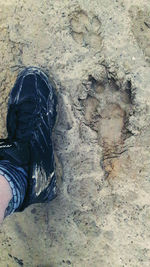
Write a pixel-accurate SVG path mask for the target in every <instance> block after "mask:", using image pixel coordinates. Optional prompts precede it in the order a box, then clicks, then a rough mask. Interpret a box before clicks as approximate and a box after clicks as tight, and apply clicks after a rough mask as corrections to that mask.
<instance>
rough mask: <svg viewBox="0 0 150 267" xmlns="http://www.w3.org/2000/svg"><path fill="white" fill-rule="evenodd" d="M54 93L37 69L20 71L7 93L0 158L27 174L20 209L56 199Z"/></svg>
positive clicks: (30, 68) (31, 68) (46, 78)
mask: <svg viewBox="0 0 150 267" xmlns="http://www.w3.org/2000/svg"><path fill="white" fill-rule="evenodd" d="M56 102H57V100H56V94H55V90H54V87H53V86H52V85H51V83H50V82H49V80H48V77H47V76H46V75H45V73H43V72H42V71H41V70H40V69H38V68H34V67H29V68H26V69H25V70H23V71H22V72H21V73H20V74H19V76H18V78H17V80H16V82H15V85H14V87H13V89H12V91H11V93H10V98H9V103H8V114H7V131H8V138H7V139H6V140H3V141H1V142H0V159H7V160H10V161H11V162H12V163H14V164H16V165H18V166H21V167H23V168H25V169H26V171H27V172H28V188H27V193H26V196H25V199H24V202H23V204H22V206H21V207H20V208H19V210H20V211H21V210H23V209H24V208H25V207H27V206H28V205H29V204H32V203H37V202H49V201H50V200H52V199H53V198H55V197H56V177H55V170H54V168H55V166H54V165H55V162H54V153H53V142H52V129H53V127H54V124H55V120H56V104H57V103H56Z"/></svg>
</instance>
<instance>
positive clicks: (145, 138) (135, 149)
mask: <svg viewBox="0 0 150 267" xmlns="http://www.w3.org/2000/svg"><path fill="white" fill-rule="evenodd" d="M149 14H150V3H149V1H148V0H143V1H140V0H132V1H131V0H126V1H122V0H120V1H117V0H116V1H112V0H105V1H101V0H93V1H89V0H86V1H84V0H78V1H77V0H72V1H71V0H64V1H59V0H55V1H54V0H51V1H48V0H44V1H40V0H37V1H27V0H20V1H18V0H11V1H10V0H5V1H4V0H1V3H0V59H1V65H0V94H1V97H0V105H1V114H0V121H1V123H0V136H1V137H5V136H6V135H7V133H6V126H5V118H6V112H7V100H8V94H9V92H10V90H11V87H12V85H13V83H14V81H15V79H16V76H17V74H18V72H19V71H20V70H22V69H23V68H24V67H25V66H33V65H34V66H38V67H41V68H42V69H43V70H44V71H46V72H47V73H48V75H49V76H50V77H51V78H52V79H53V81H54V83H55V84H56V88H57V92H58V98H59V108H58V113H59V119H58V122H57V125H56V129H55V133H54V143H55V152H56V156H57V158H58V160H57V171H58V185H59V194H58V197H57V199H55V200H54V201H53V202H51V203H49V204H46V205H42V204H41V205H32V206H31V207H29V208H27V209H26V210H25V211H24V212H23V213H16V214H14V215H13V216H11V217H9V218H7V219H6V220H5V222H4V224H3V226H2V227H1V230H0V240H1V241H0V266H2V267H3V266H4V267H5V266H9V267H17V266H28V267H29V266H31V267H32V266H35V267H60V266H62V267H67V266H73V267H84V266H86V267H88V266H94V267H109V266H110V267H114V266H115V267H124V266H133V267H135V266H136V267H141V266H143V267H149V265H150V175H149V173H150V47H149V45H150V16H149Z"/></svg>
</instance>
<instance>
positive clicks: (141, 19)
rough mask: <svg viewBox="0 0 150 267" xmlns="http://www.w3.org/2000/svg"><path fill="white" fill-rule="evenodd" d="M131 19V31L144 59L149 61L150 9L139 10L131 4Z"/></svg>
mask: <svg viewBox="0 0 150 267" xmlns="http://www.w3.org/2000/svg"><path fill="white" fill-rule="evenodd" d="M129 13H130V17H131V20H132V32H133V34H134V36H135V38H136V40H137V43H138V45H139V47H140V48H141V49H142V51H143V53H144V55H145V57H146V60H147V61H148V62H150V16H149V13H150V10H148V9H146V8H145V10H140V9H139V7H138V6H132V7H131V8H130V10H129Z"/></svg>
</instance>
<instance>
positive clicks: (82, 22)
mask: <svg viewBox="0 0 150 267" xmlns="http://www.w3.org/2000/svg"><path fill="white" fill-rule="evenodd" d="M70 26H71V34H72V37H73V39H74V40H75V42H77V43H78V44H80V45H82V46H89V47H92V48H94V49H96V50H100V49H101V44H102V37H101V22H100V20H99V19H98V17H96V16H92V17H91V18H89V17H88V16H87V14H86V13H85V12H83V11H80V12H78V13H76V14H74V16H73V18H72V19H71V21H70Z"/></svg>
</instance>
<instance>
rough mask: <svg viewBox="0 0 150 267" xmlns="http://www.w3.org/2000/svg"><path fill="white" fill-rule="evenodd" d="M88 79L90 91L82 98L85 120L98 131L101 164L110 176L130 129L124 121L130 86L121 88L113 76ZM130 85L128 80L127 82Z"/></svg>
mask: <svg viewBox="0 0 150 267" xmlns="http://www.w3.org/2000/svg"><path fill="white" fill-rule="evenodd" d="M90 80H91V91H92V90H93V95H92V93H91V92H90V91H89V94H90V95H88V96H87V98H86V99H85V100H84V101H83V102H82V105H83V108H84V118H85V124H86V125H87V126H89V127H90V128H91V129H92V130H94V131H96V132H97V138H98V143H99V145H100V146H101V147H102V151H103V168H104V169H105V171H106V173H107V174H110V175H111V176H112V171H113V170H114V169H115V166H116V164H118V163H116V162H117V161H116V159H117V160H119V156H120V155H121V154H122V153H123V152H124V151H125V150H126V148H125V146H124V140H125V139H126V138H128V137H129V135H130V133H129V132H128V130H127V129H126V123H127V121H128V116H129V114H130V111H131V105H132V104H131V95H130V94H131V92H130V88H128V87H127V88H126V91H121V90H120V89H119V87H118V86H117V85H116V83H115V81H114V80H107V81H105V82H104V83H100V82H99V81H96V80H95V79H94V78H92V79H91V78H90ZM128 85H129V84H128Z"/></svg>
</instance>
